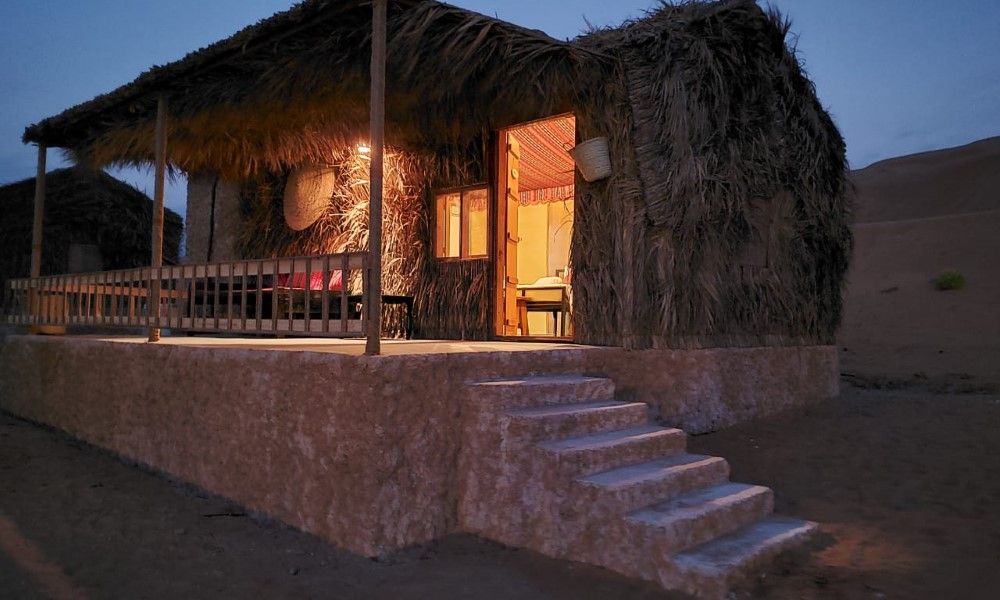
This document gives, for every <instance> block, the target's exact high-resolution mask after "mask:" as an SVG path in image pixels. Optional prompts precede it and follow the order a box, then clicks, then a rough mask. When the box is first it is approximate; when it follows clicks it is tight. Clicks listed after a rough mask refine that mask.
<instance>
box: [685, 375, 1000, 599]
mask: <svg viewBox="0 0 1000 600" xmlns="http://www.w3.org/2000/svg"><path fill="white" fill-rule="evenodd" d="M998 425H1000V395H996V394H994V395H986V394H950V395H947V394H936V393H931V392H928V391H921V390H917V389H910V390H862V389H857V388H853V387H850V386H847V385H845V386H844V392H843V394H842V396H841V398H840V399H838V400H833V401H830V402H827V403H824V404H822V405H819V406H817V407H813V408H808V409H800V410H795V411H791V412H788V413H785V414H783V415H778V416H776V417H771V418H767V419H762V420H759V421H756V422H752V423H747V424H744V425H740V426H736V427H733V428H730V429H728V430H725V431H722V432H718V433H712V434H708V435H704V436H697V437H693V438H691V444H690V447H691V449H692V451H694V452H704V453H708V454H718V455H720V456H725V457H726V458H728V459H729V461H730V463H731V464H732V466H733V479H734V480H738V481H748V482H753V483H759V484H762V485H768V486H771V487H772V488H773V489H774V491H775V499H776V511H777V512H778V513H785V514H791V515H796V516H799V517H802V518H806V519H810V520H813V521H817V522H819V524H820V525H819V526H820V531H821V534H820V536H818V538H817V540H816V543H815V544H814V546H813V552H812V553H811V554H809V555H807V556H806V557H804V558H803V557H799V558H797V559H792V560H786V561H783V562H779V563H778V564H776V565H775V566H774V568H772V569H771V570H770V572H769V573H768V574H767V575H766V576H765V577H763V578H762V579H761V580H760V582H758V584H757V585H751V586H749V587H748V588H747V589H746V590H743V591H742V593H740V594H739V595H738V597H740V598H746V597H754V598H758V597H759V598H781V599H791V598H796V599H797V598H852V599H853V598H870V599H876V598H928V599H945V598H949V599H950V598H955V599H959V598H961V599H978V598H983V599H986V598H997V597H1000V596H998V590H1000V435H998Z"/></svg>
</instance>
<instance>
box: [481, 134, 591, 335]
mask: <svg viewBox="0 0 1000 600" xmlns="http://www.w3.org/2000/svg"><path fill="white" fill-rule="evenodd" d="M499 141H500V148H499V159H500V160H499V162H500V165H499V166H500V168H499V169H498V175H499V177H498V181H497V191H498V194H497V198H498V210H497V245H496V250H497V257H496V259H497V260H496V265H497V283H498V285H497V304H496V305H497V316H498V318H497V324H496V333H497V335H500V336H512V337H518V338H572V337H573V272H572V267H571V265H570V264H569V257H570V241H571V240H572V237H573V209H574V191H575V190H574V187H573V179H574V173H573V169H574V163H573V159H572V158H571V157H570V155H569V153H568V152H567V151H568V150H569V149H570V148H572V147H573V146H574V144H575V141H576V118H575V117H574V116H573V115H559V116H556V117H550V118H547V119H543V120H540V121H533V122H531V123H525V124H522V125H517V126H514V127H510V128H507V129H504V130H501V131H500V136H499Z"/></svg>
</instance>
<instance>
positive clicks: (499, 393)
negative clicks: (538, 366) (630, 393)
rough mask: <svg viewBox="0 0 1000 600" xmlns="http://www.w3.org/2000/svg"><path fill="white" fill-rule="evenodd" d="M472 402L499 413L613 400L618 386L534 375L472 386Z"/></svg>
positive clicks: (579, 378)
mask: <svg viewBox="0 0 1000 600" xmlns="http://www.w3.org/2000/svg"><path fill="white" fill-rule="evenodd" d="M469 391H470V400H471V401H473V402H475V403H479V404H480V405H481V406H482V407H484V408H485V407H490V408H494V409H496V410H507V409H512V408H528V407H532V406H544V405H546V404H568V403H574V402H588V401H590V402H596V401H600V400H614V398H615V384H614V382H613V381H611V380H610V379H608V378H606V377H585V376H583V375H534V376H531V377H522V378H517V379H500V380H495V381H479V382H474V383H471V384H470V385H469Z"/></svg>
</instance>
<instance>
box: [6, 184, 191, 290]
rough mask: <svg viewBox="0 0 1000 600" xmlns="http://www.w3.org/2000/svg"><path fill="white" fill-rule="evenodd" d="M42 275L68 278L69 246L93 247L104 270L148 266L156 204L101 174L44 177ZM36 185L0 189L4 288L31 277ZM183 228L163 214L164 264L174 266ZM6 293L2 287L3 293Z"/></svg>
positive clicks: (174, 217)
mask: <svg viewBox="0 0 1000 600" xmlns="http://www.w3.org/2000/svg"><path fill="white" fill-rule="evenodd" d="M45 186H46V198H45V226H44V229H43V233H42V275H50V274H59V273H66V272H67V270H68V254H69V246H70V244H74V243H76V244H95V245H97V246H98V248H99V249H100V251H101V257H102V259H103V261H104V267H105V268H106V269H127V268H132V267H138V266H145V265H148V264H149V261H150V248H151V246H152V241H151V239H150V232H151V231H152V214H153V202H152V200H150V199H149V197H147V196H146V195H145V194H143V193H142V192H140V191H139V190H137V189H135V188H134V187H132V186H130V185H128V184H126V183H123V182H121V181H119V180H117V179H115V178H114V177H111V176H110V175H108V174H107V173H104V172H103V171H91V170H87V169H81V168H70V169H58V170H55V171H51V172H50V173H49V174H48V175H46V178H45ZM34 198H35V180H34V178H32V179H25V180H24V181H19V182H17V183H11V184H9V185H5V186H3V187H0V214H3V219H0V285H2V284H3V282H4V281H5V280H6V279H7V278H12V277H27V276H28V267H29V260H30V256H31V229H32V222H33V220H34V206H35V199H34ZM182 228H183V223H182V221H181V217H180V215H178V214H177V213H175V212H174V211H172V210H165V211H164V223H163V261H164V263H166V264H176V262H177V258H178V249H179V247H180V238H181V230H182ZM0 289H2V288H0Z"/></svg>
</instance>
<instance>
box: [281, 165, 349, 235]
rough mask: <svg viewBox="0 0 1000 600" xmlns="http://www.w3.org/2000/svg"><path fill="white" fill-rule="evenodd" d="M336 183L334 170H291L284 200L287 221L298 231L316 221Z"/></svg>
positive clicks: (313, 168) (326, 168) (328, 201)
mask: <svg viewBox="0 0 1000 600" xmlns="http://www.w3.org/2000/svg"><path fill="white" fill-rule="evenodd" d="M335 183H336V182H335V181H334V175H333V169H330V168H328V167H317V166H307V167H301V168H298V169H296V170H294V171H292V174H291V175H289V176H288V182H287V183H286V184H285V196H284V198H283V200H282V205H283V208H284V213H285V223H288V226H289V227H290V228H291V229H293V230H295V231H302V230H303V229H305V228H306V227H309V226H310V225H312V224H313V223H315V222H316V220H317V219H319V218H320V216H321V215H322V214H323V211H325V210H326V207H327V206H329V204H330V199H331V198H332V197H333V189H334V185H335Z"/></svg>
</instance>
